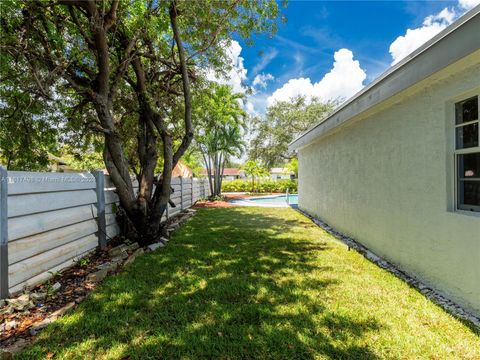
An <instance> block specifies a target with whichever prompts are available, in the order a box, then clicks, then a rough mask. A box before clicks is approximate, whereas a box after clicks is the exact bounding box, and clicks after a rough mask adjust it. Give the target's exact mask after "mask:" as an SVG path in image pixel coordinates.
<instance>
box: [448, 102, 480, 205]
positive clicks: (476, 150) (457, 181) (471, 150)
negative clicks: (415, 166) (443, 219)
mask: <svg viewBox="0 0 480 360" xmlns="http://www.w3.org/2000/svg"><path fill="white" fill-rule="evenodd" d="M475 96H476V97H477V102H478V115H477V119H476V120H472V121H468V122H466V123H461V124H457V122H456V104H458V103H459V102H462V101H465V100H468V99H470V98H472V97H475ZM453 106H454V117H453V121H454V124H455V126H454V134H453V136H454V155H453V156H454V163H455V166H454V167H455V169H454V170H455V173H454V177H455V209H456V211H460V212H474V213H479V212H480V206H477V205H465V204H460V199H459V191H460V188H459V184H460V181H461V180H468V181H479V182H480V178H474V179H470V178H459V173H458V155H465V154H475V153H480V94H479V93H476V94H472V95H470V96H467V97H465V98H464V99H463V100H459V101H456V102H455V103H454V104H453ZM471 124H478V126H477V130H478V140H479V145H478V146H475V147H470V148H465V149H457V129H458V128H461V127H464V126H467V125H471Z"/></svg>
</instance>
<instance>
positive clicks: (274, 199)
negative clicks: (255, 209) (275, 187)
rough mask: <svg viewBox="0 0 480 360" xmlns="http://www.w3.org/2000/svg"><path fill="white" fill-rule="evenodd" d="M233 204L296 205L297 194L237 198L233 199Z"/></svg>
mask: <svg viewBox="0 0 480 360" xmlns="http://www.w3.org/2000/svg"><path fill="white" fill-rule="evenodd" d="M233 202H234V203H235V204H238V205H243V206H265V207H287V206H292V205H293V206H296V205H298V195H296V194H293V195H288V203H287V195H274V196H259V197H254V198H247V199H238V200H234V201H233Z"/></svg>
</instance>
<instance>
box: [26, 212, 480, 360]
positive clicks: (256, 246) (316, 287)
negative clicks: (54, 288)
mask: <svg viewBox="0 0 480 360" xmlns="http://www.w3.org/2000/svg"><path fill="white" fill-rule="evenodd" d="M48 352H53V353H54V354H55V358H56V359H57V358H68V359H160V358H166V359H205V358H206V359H263V358H272V359H323V358H334V359H480V337H479V333H478V332H475V331H473V330H471V329H470V328H469V327H467V326H466V325H464V324H462V322H460V321H458V320H456V319H455V318H453V317H452V316H450V315H449V314H447V313H446V312H444V311H443V310H442V309H440V308H439V307H437V306H436V305H434V304H433V303H432V302H430V301H429V300H427V299H426V298H425V297H423V296H422V295H421V294H420V293H418V292H417V291H415V290H414V289H411V288H410V287H408V286H407V285H406V284H405V283H403V282H402V281H400V280H398V279H397V278H395V277H394V276H393V275H391V274H389V273H388V272H386V271H384V270H382V269H380V268H378V267H377V266H376V265H374V264H372V263H370V262H369V261H367V260H366V259H364V258H363V257H362V256H360V255H359V254H357V253H355V252H354V251H348V250H347V248H346V247H345V246H344V245H343V244H340V243H338V242H337V241H336V240H335V239H334V238H332V237H331V236H330V235H328V234H327V233H326V232H324V231H323V230H321V229H319V228H318V227H317V226H315V225H314V224H312V223H311V221H310V220H308V219H307V218H305V217H304V216H302V215H300V214H299V213H297V212H295V211H294V210H291V209H271V208H270V209H268V208H224V209H201V210H199V211H198V213H197V215H196V216H195V217H194V218H193V219H192V220H191V221H190V222H188V223H187V224H186V225H185V226H183V227H182V229H181V230H179V231H178V232H177V233H176V234H175V235H174V236H173V238H172V240H171V241H170V243H169V244H168V246H166V247H165V248H161V249H159V250H158V251H156V252H153V253H150V254H147V255H145V256H142V257H139V258H138V259H137V260H136V261H135V262H134V263H133V264H132V265H130V266H128V267H126V269H125V271H123V272H122V273H121V274H119V275H117V276H114V277H111V278H108V279H107V280H106V281H105V283H104V284H103V285H102V286H101V287H100V288H99V289H98V290H97V291H95V292H94V293H92V294H91V295H90V296H89V298H88V299H87V300H86V301H85V302H83V303H82V304H81V305H80V306H79V308H77V309H76V310H75V311H74V312H72V313H71V314H69V315H67V316H65V317H64V318H62V319H61V320H59V321H58V322H56V323H54V324H53V325H52V326H50V327H49V328H47V329H46V330H45V331H44V332H42V333H41V334H40V335H39V340H38V342H36V343H35V344H34V345H33V346H32V347H31V348H29V349H28V350H27V351H26V352H24V353H22V354H21V356H20V358H24V359H38V358H42V357H45V356H46V354H47V353H48Z"/></svg>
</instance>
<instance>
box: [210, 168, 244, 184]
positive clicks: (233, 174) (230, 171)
mask: <svg viewBox="0 0 480 360" xmlns="http://www.w3.org/2000/svg"><path fill="white" fill-rule="evenodd" d="M201 175H202V176H205V177H206V176H208V173H207V169H202V173H201ZM222 178H223V180H227V181H229V180H235V179H244V178H245V172H244V171H243V170H241V169H239V168H225V169H224V170H223V177H222Z"/></svg>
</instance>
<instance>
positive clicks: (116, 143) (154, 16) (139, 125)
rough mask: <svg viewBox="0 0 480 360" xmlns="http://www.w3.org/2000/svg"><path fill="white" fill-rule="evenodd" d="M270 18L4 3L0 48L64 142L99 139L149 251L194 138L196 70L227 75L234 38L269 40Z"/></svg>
mask: <svg viewBox="0 0 480 360" xmlns="http://www.w3.org/2000/svg"><path fill="white" fill-rule="evenodd" d="M277 16H278V6H277V3H276V2H275V1H273V0H265V1H254V2H252V1H247V0H244V1H241V0H230V1H209V0H204V1H186V0H184V1H182V0H131V1H118V0H111V1H95V0H56V1H53V0H50V1H4V2H2V13H1V19H0V21H1V26H2V40H1V45H2V53H5V54H6V57H7V58H8V62H9V64H10V70H11V71H13V72H18V73H22V74H28V77H29V81H26V82H25V84H28V85H29V86H31V85H32V84H34V85H35V86H36V87H37V89H38V91H37V92H38V96H39V97H42V98H44V99H49V100H51V101H55V102H58V103H61V104H62V109H63V110H64V112H65V114H66V119H67V121H66V124H65V126H64V127H62V131H64V132H65V135H66V136H69V135H71V136H72V137H78V138H82V139H89V138H92V137H93V138H95V137H98V136H99V135H100V136H101V140H102V142H103V158H104V162H105V166H106V168H107V170H108V172H109V174H110V177H111V179H112V181H113V183H114V184H115V186H116V188H117V192H118V195H119V198H120V203H121V206H122V208H123V209H124V211H125V213H126V214H127V217H128V219H129V220H130V222H131V224H132V225H133V227H134V228H135V229H136V231H137V233H138V234H139V235H140V236H139V241H143V242H150V241H152V240H154V239H156V238H158V236H159V235H160V232H161V227H160V219H161V216H162V214H163V212H164V211H165V209H166V206H167V204H168V201H169V198H170V195H171V187H170V182H171V174H172V168H173V167H174V166H175V164H176V163H177V162H178V160H179V159H180V157H181V156H182V155H183V154H184V153H185V151H186V150H187V148H188V147H189V145H190V143H191V141H192V138H193V126H194V119H192V91H194V90H195V89H194V88H195V86H197V84H201V83H202V81H201V75H202V69H209V70H211V69H214V70H222V69H225V59H226V56H225V51H224V48H225V47H226V46H228V44H229V41H230V39H231V36H232V35H233V33H234V32H235V33H236V34H237V35H238V36H242V37H244V38H247V39H248V38H249V37H250V35H251V34H252V33H258V32H262V33H264V32H267V33H272V32H273V31H274V30H275V26H276V18H277ZM17 85H18V86H22V84H17ZM198 86H201V85H198ZM47 110H48V109H47ZM20 131H21V130H20ZM159 158H161V160H162V163H163V169H162V174H161V176H160V177H159V178H157V177H156V176H155V175H154V171H155V168H156V166H157V162H158V160H159ZM132 172H133V173H134V174H135V177H136V179H137V180H138V183H139V188H138V192H137V191H136V190H135V189H134V182H133V179H132V177H131V174H132Z"/></svg>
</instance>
